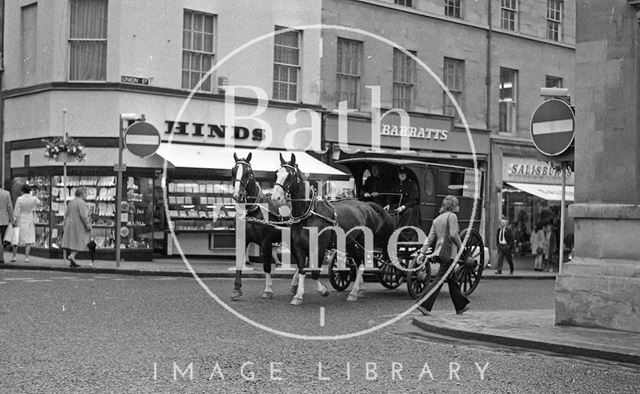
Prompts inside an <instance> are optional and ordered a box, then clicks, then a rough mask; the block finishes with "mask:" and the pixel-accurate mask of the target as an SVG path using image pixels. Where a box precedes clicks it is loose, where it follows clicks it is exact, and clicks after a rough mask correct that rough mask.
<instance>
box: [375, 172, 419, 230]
mask: <svg viewBox="0 0 640 394" xmlns="http://www.w3.org/2000/svg"><path fill="white" fill-rule="evenodd" d="M392 193H395V194H396V195H390V196H389V198H388V199H387V205H386V206H385V207H384V209H386V210H389V209H390V208H391V206H392V204H394V203H395V204H397V207H396V208H395V212H396V213H397V214H398V223H397V227H398V228H399V227H403V226H413V227H418V228H421V227H422V216H421V215H420V206H419V202H420V192H419V189H418V185H417V184H416V183H415V181H413V179H409V178H408V177H407V169H406V168H405V167H400V169H399V170H398V183H396V185H395V187H394V189H393V191H392ZM398 240H399V241H417V240H418V234H417V233H416V232H415V231H412V230H405V231H403V232H402V233H401V234H400V236H399V237H398Z"/></svg>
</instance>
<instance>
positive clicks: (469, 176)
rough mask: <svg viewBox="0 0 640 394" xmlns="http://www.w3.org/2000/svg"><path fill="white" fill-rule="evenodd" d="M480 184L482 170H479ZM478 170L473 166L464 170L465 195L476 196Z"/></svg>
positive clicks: (463, 194)
mask: <svg viewBox="0 0 640 394" xmlns="http://www.w3.org/2000/svg"><path fill="white" fill-rule="evenodd" d="M478 172H479V174H478V186H480V183H481V182H482V172H480V171H478ZM475 176H476V171H475V170H474V169H473V168H467V169H465V170H464V189H462V196H463V197H471V198H473V197H475V194H476V181H475Z"/></svg>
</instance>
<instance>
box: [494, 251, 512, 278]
mask: <svg viewBox="0 0 640 394" xmlns="http://www.w3.org/2000/svg"><path fill="white" fill-rule="evenodd" d="M505 258H506V259H507V263H508V264H509V271H510V272H513V258H512V257H511V247H510V246H509V245H500V244H499V245H498V265H497V267H496V271H498V272H502V264H503V263H504V259H505Z"/></svg>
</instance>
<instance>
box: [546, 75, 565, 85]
mask: <svg viewBox="0 0 640 394" xmlns="http://www.w3.org/2000/svg"><path fill="white" fill-rule="evenodd" d="M552 82H560V83H559V84H557V83H556V84H552ZM558 85H559V86H558ZM563 86H564V79H563V78H562V77H556V76H553V75H545V78H544V87H546V88H562V87H563Z"/></svg>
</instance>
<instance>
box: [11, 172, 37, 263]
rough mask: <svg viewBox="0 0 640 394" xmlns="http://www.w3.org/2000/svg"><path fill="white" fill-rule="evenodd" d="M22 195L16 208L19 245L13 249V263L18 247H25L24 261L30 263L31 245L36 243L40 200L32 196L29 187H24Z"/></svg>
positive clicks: (14, 224) (14, 213)
mask: <svg viewBox="0 0 640 394" xmlns="http://www.w3.org/2000/svg"><path fill="white" fill-rule="evenodd" d="M21 190H22V195H21V196H20V197H18V198H17V199H16V206H15V208H14V212H13V216H14V223H13V226H14V227H18V228H19V230H18V245H14V247H13V257H12V258H11V261H12V262H13V261H16V254H17V253H18V247H19V246H24V261H25V262H26V263H28V262H29V253H30V252H31V245H33V244H35V243H36V223H35V217H36V210H37V209H38V208H40V205H41V203H40V199H38V197H36V196H34V195H32V194H31V188H30V187H29V185H24V186H22V189H21Z"/></svg>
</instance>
